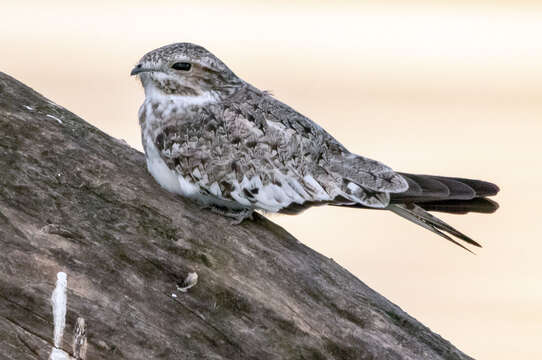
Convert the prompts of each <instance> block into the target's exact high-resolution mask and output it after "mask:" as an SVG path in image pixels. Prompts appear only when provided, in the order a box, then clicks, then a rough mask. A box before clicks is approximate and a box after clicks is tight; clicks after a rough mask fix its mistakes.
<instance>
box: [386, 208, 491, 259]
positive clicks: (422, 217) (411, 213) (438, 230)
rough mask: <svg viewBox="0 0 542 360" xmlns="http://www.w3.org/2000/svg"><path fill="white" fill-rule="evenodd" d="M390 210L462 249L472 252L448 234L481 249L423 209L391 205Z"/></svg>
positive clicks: (474, 242) (477, 244) (468, 238)
mask: <svg viewBox="0 0 542 360" xmlns="http://www.w3.org/2000/svg"><path fill="white" fill-rule="evenodd" d="M388 209H389V210H391V211H393V212H394V213H396V214H397V215H399V216H402V217H404V218H405V219H407V220H409V221H412V222H413V223H415V224H418V225H420V226H422V227H424V228H426V229H428V230H429V231H432V232H434V233H435V234H437V235H440V236H442V237H443V238H445V239H446V240H448V241H450V242H452V243H454V244H455V245H457V246H459V247H462V248H463V249H465V250H467V251H468V252H472V251H470V250H469V249H468V248H466V247H465V246H463V245H462V244H461V243H459V242H458V241H456V240H454V239H453V238H452V237H450V236H449V235H448V234H450V235H453V236H455V237H457V238H459V239H461V240H463V241H465V242H467V243H469V244H471V245H474V246H478V247H481V245H480V244H479V243H477V242H476V241H474V240H472V239H471V238H470V237H468V236H467V235H465V234H463V233H462V232H460V231H458V230H457V229H455V228H453V227H451V226H450V225H448V224H446V223H445V222H444V221H442V220H440V219H439V218H437V217H436V216H433V215H431V214H430V213H428V212H427V211H425V210H424V209H423V208H422V207H420V206H418V205H416V204H414V203H409V204H391V205H389V206H388Z"/></svg>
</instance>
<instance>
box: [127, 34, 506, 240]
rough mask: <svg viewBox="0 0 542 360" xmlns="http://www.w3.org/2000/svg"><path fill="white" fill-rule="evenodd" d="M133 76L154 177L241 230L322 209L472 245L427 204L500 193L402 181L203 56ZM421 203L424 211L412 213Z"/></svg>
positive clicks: (159, 58)
mask: <svg viewBox="0 0 542 360" xmlns="http://www.w3.org/2000/svg"><path fill="white" fill-rule="evenodd" d="M135 74H139V76H140V78H141V82H142V84H143V86H144V88H145V94H146V98H145V101H144V103H143V105H142V106H141V108H140V112H139V120H140V125H141V129H142V140H143V146H144V148H145V154H146V156H147V165H148V168H149V171H150V172H151V174H152V175H153V176H154V177H155V179H156V180H157V181H158V182H159V183H160V184H161V185H162V186H163V187H164V188H166V189H168V190H169V191H172V192H176V193H178V194H181V195H183V196H186V197H189V198H192V199H194V200H196V201H198V202H199V203H202V204H204V205H206V206H209V207H211V208H212V209H213V210H215V211H218V212H221V213H222V214H224V215H226V216H230V217H234V218H236V219H237V220H238V221H242V219H244V218H245V217H247V216H250V214H251V213H252V212H253V211H254V210H264V211H270V212H284V213H297V212H299V211H301V210H303V209H305V208H307V207H309V206H313V205H323V204H331V205H341V206H354V207H367V208H381V209H382V208H386V209H389V210H392V211H394V212H396V213H398V214H399V215H401V216H404V217H406V218H408V219H409V220H412V221H414V222H416V223H419V224H420V225H422V226H424V227H427V228H429V229H431V230H432V231H436V232H438V233H439V234H440V235H443V236H444V237H446V238H448V239H449V240H451V239H450V238H449V237H447V236H446V235H444V234H442V233H440V232H439V230H438V229H440V230H443V231H446V232H448V233H450V234H452V235H455V236H458V237H460V238H462V239H463V240H466V241H468V242H471V243H474V242H473V241H472V240H470V239H469V238H467V237H466V236H464V235H463V234H461V233H459V232H457V231H456V230H455V229H453V228H451V227H449V226H447V225H446V224H444V223H443V222H440V221H435V220H434V219H436V218H434V217H433V216H431V215H429V214H428V213H427V212H425V211H424V210H423V204H422V203H423V202H424V201H426V202H429V201H432V202H435V201H437V202H438V201H444V202H445V201H451V200H457V199H461V200H472V199H476V198H478V197H479V196H478V195H477V194H478V193H480V191H481V190H486V193H488V194H490V195H491V194H493V193H495V192H496V189H497V188H496V187H494V188H495V189H492V188H491V186H494V185H492V184H489V183H485V182H476V181H475V180H472V181H474V182H475V183H476V184H477V186H478V189H476V186H474V185H472V183H471V185H470V186H469V184H467V182H468V181H471V180H466V182H465V181H462V180H464V179H451V178H436V177H424V176H416V175H409V174H398V173H396V172H394V171H393V170H392V169H390V168H389V167H387V166H386V165H384V164H382V163H380V162H378V161H375V160H371V159H368V158H365V157H362V156H359V155H355V154H352V153H351V152H349V151H348V150H347V149H346V148H345V147H344V146H343V145H342V144H340V143H339V142H338V141H337V140H335V139H334V138H333V137H332V136H331V135H330V134H328V133H327V132H326V131H325V130H324V129H322V128H321V127H320V126H318V125H317V124H315V123H314V122H312V121H311V120H310V119H308V118H307V117H305V116H303V115H301V114H300V113H298V112H297V111H295V110H294V109H292V108H291V107H289V106H288V105H286V104H284V103H282V102H280V101H278V100H276V99H275V98H273V97H272V96H271V95H270V94H269V93H267V92H265V91H261V90H259V89H257V88H255V87H253V86H251V85H250V84H248V83H246V82H244V81H243V80H241V79H240V78H238V77H237V76H236V75H235V74H234V73H233V72H232V71H231V70H230V69H229V68H228V67H227V66H226V65H225V64H224V63H223V62H222V61H220V60H219V59H218V58H216V57H215V56H214V55H212V54H211V53H210V52H208V51H207V50H205V49H204V48H202V47H201V46H197V45H194V44H189V43H179V44H172V45H168V46H165V47H162V48H159V49H156V50H153V51H151V52H149V53H147V54H146V55H145V56H143V58H142V59H141V61H140V62H139V64H138V65H137V66H136V67H135V68H134V69H133V70H132V75H135ZM439 179H440V180H439ZM472 181H471V182H472ZM439 186H440V188H439ZM488 186H489V187H490V188H491V189H490V190H487V188H488ZM439 189H440V190H439ZM450 189H452V190H453V191H451V190H450ZM424 190H426V193H424ZM477 190H478V192H477ZM458 194H459V195H458ZM480 194H481V193H480ZM485 195H487V194H485ZM485 195H483V196H485ZM401 197H402V199H403V200H401ZM415 203H420V204H421V205H420V206H416V208H414V207H412V204H415ZM437 205H438V204H437ZM485 205H487V203H486V204H485ZM433 207H435V205H433ZM471 207H472V206H471ZM413 209H414V210H413ZM433 210H439V208H438V206H437V207H436V208H434V209H433ZM469 210H472V211H476V210H477V209H476V208H475V207H472V208H470V209H467V211H469ZM443 224H444V225H443ZM474 244H476V243H474Z"/></svg>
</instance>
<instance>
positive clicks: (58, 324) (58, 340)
mask: <svg viewBox="0 0 542 360" xmlns="http://www.w3.org/2000/svg"><path fill="white" fill-rule="evenodd" d="M56 279H57V280H56V287H55V290H54V291H53V295H52V296H51V304H52V305H53V319H54V323H55V329H54V344H55V347H59V346H60V345H61V344H62V336H63V335H64V327H65V326H66V304H67V296H66V286H67V284H68V276H67V275H66V273H64V272H59V273H58V274H57V275H56Z"/></svg>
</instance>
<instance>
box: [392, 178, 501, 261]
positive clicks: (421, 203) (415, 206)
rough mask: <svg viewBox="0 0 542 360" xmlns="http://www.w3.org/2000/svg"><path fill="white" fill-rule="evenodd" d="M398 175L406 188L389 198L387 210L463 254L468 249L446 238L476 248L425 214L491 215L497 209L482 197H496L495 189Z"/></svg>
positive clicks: (470, 182)
mask: <svg viewBox="0 0 542 360" xmlns="http://www.w3.org/2000/svg"><path fill="white" fill-rule="evenodd" d="M400 174H401V176H403V178H404V179H405V180H406V181H407V182H408V185H409V188H408V190H407V191H405V192H403V193H398V194H392V196H391V204H390V205H389V207H388V209H389V210H391V211H393V212H394V213H396V214H397V215H399V216H402V217H404V218H405V219H408V220H410V221H412V222H414V223H416V224H418V225H420V226H422V227H424V228H426V229H428V230H430V231H432V232H434V233H436V234H438V235H440V236H442V237H443V238H445V239H446V240H449V241H451V242H453V243H454V244H456V245H458V246H460V247H462V248H464V249H466V250H468V249H467V248H466V247H465V246H463V245H462V244H461V243H459V242H457V241H456V240H454V239H452V238H451V237H450V236H449V235H452V236H455V237H456V238H458V239H460V240H463V241H465V242H466V243H468V244H471V245H475V246H478V247H480V244H478V243H477V242H476V241H474V240H472V239H471V238H470V237H468V236H467V235H465V234H463V233H461V232H459V231H458V230H456V229H454V228H453V227H451V226H450V225H448V224H446V223H445V222H444V221H442V220H440V219H438V218H437V217H435V216H433V215H431V214H429V213H428V211H441V212H447V213H452V214H465V213H468V212H480V213H492V212H494V211H496V210H497V209H498V207H499V205H498V204H497V203H496V202H495V201H492V200H489V199H487V198H486V196H492V195H495V194H497V192H499V187H498V186H497V185H495V184H492V183H489V182H486V181H480V180H472V179H461V178H451V177H443V176H431V175H414V174H404V173H400ZM468 251H470V250H468Z"/></svg>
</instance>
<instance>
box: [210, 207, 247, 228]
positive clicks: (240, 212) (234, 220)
mask: <svg viewBox="0 0 542 360" xmlns="http://www.w3.org/2000/svg"><path fill="white" fill-rule="evenodd" d="M203 208H204V209H209V210H211V211H212V212H214V213H215V214H219V215H222V216H224V217H227V218H230V219H231V222H230V224H231V225H239V224H241V223H242V222H243V221H244V220H245V219H249V220H254V218H253V216H252V215H253V214H254V209H252V208H243V209H230V208H226V207H221V206H216V205H205V206H203Z"/></svg>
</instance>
